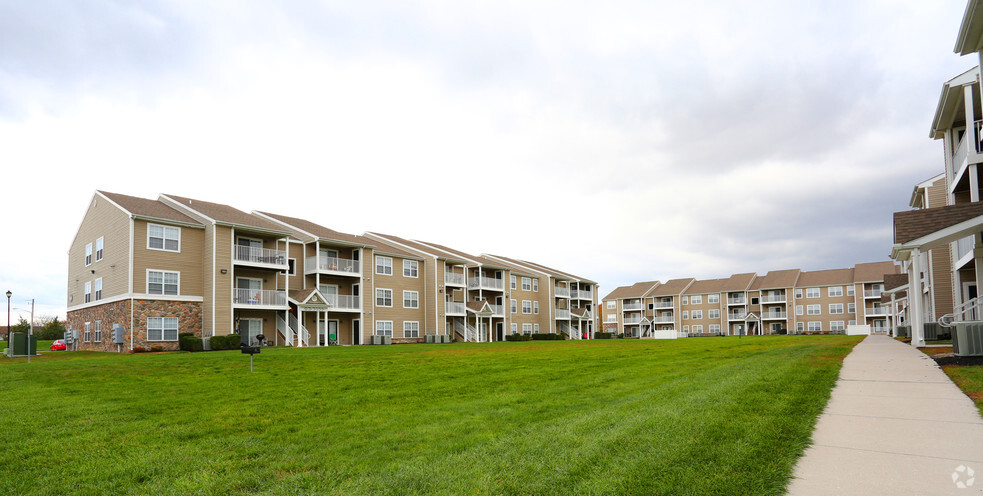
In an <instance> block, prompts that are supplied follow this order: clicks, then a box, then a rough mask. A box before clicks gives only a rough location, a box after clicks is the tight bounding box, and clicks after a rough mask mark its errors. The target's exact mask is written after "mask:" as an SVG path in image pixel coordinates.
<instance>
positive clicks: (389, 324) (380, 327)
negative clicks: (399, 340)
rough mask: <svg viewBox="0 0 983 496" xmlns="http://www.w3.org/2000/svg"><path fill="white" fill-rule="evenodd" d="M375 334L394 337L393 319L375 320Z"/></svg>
mask: <svg viewBox="0 0 983 496" xmlns="http://www.w3.org/2000/svg"><path fill="white" fill-rule="evenodd" d="M375 335H376V336H389V337H393V321H391V320H377V321H375Z"/></svg>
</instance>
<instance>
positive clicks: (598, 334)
mask: <svg viewBox="0 0 983 496" xmlns="http://www.w3.org/2000/svg"><path fill="white" fill-rule="evenodd" d="M613 338H614V333H613V332H595V333H594V339H613Z"/></svg>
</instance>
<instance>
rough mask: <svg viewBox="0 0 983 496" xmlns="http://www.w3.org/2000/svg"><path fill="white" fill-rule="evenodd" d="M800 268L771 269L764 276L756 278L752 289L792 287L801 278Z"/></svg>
mask: <svg viewBox="0 0 983 496" xmlns="http://www.w3.org/2000/svg"><path fill="white" fill-rule="evenodd" d="M800 272H801V271H800V270H799V269H786V270H771V271H768V273H767V274H765V275H764V276H762V277H756V278H754V283H753V284H751V289H778V288H791V287H793V286H795V281H796V280H797V279H798V278H799V273H800Z"/></svg>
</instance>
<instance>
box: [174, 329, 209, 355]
mask: <svg viewBox="0 0 983 496" xmlns="http://www.w3.org/2000/svg"><path fill="white" fill-rule="evenodd" d="M178 343H179V345H180V347H181V349H182V350H184V351H201V350H203V349H205V346H204V345H203V344H202V342H201V338H196V337H195V335H194V334H192V333H187V334H184V335H182V336H181V337H179V338H178Z"/></svg>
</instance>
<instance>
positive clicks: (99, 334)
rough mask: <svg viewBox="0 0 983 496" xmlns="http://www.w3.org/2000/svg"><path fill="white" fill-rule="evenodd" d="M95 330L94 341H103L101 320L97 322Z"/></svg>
mask: <svg viewBox="0 0 983 496" xmlns="http://www.w3.org/2000/svg"><path fill="white" fill-rule="evenodd" d="M93 329H94V330H95V339H94V340H95V341H102V321H101V320H97V321H96V325H95V326H93Z"/></svg>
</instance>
